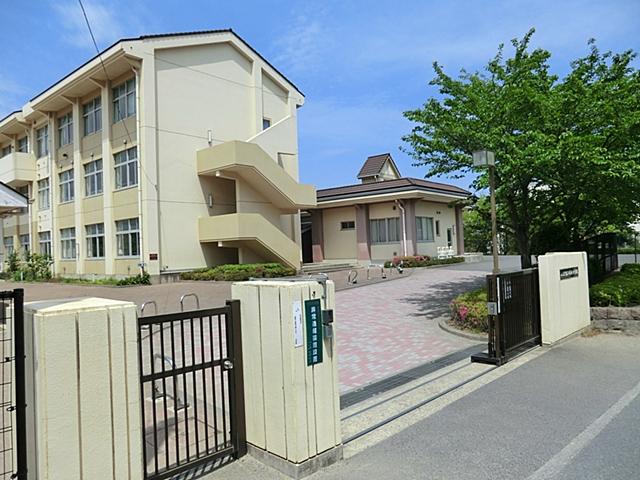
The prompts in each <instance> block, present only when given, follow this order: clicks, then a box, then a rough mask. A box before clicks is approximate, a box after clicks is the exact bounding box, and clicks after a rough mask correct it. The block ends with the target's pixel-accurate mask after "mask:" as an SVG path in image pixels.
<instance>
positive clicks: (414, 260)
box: [384, 255, 464, 268]
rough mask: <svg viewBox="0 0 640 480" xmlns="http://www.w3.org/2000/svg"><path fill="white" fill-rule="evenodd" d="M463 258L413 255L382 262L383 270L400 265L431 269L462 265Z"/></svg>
mask: <svg viewBox="0 0 640 480" xmlns="http://www.w3.org/2000/svg"><path fill="white" fill-rule="evenodd" d="M462 262H464V258H462V257H451V258H431V257H430V256H428V255H415V256H406V257H393V259H392V260H389V261H386V262H384V266H385V268H391V267H396V266H398V265H399V264H400V263H402V266H403V267H405V268H419V267H432V266H434V265H449V264H453V263H462Z"/></svg>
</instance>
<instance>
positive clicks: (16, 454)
mask: <svg viewBox="0 0 640 480" xmlns="http://www.w3.org/2000/svg"><path fill="white" fill-rule="evenodd" d="M23 302H24V290H23V289H21V288H19V289H16V290H13V291H4V292H0V343H1V346H0V350H1V351H0V354H1V355H2V357H1V358H2V369H1V375H2V379H1V381H0V386H1V388H2V392H0V408H1V410H2V414H1V415H2V419H1V420H0V422H1V424H0V432H2V436H1V442H2V444H1V445H0V480H9V479H19V480H20V479H26V478H27V437H26V407H27V405H26V404H27V402H26V392H25V361H26V359H25V342H24V310H23Z"/></svg>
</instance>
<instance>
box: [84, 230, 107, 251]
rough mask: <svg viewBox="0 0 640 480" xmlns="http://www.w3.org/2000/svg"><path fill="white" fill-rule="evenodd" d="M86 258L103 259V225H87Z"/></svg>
mask: <svg viewBox="0 0 640 480" xmlns="http://www.w3.org/2000/svg"><path fill="white" fill-rule="evenodd" d="M86 228H87V258H104V223H94V224H93V225H87V227H86Z"/></svg>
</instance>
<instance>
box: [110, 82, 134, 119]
mask: <svg viewBox="0 0 640 480" xmlns="http://www.w3.org/2000/svg"><path fill="white" fill-rule="evenodd" d="M135 114H136V80H135V78H132V79H131V80H127V81H126V82H124V83H122V84H120V85H118V86H117V87H115V88H114V89H113V123H116V122H119V121H120V120H122V119H124V118H127V117H130V116H132V115H135Z"/></svg>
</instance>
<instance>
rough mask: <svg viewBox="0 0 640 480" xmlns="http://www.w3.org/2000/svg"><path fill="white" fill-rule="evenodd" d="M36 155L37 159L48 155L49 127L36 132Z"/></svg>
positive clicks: (46, 126)
mask: <svg viewBox="0 0 640 480" xmlns="http://www.w3.org/2000/svg"><path fill="white" fill-rule="evenodd" d="M36 153H37V154H38V158H41V157H44V156H46V155H49V125H45V126H44V127H42V128H39V129H38V130H36Z"/></svg>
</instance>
